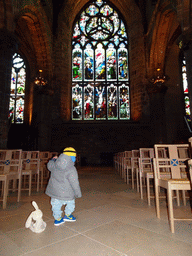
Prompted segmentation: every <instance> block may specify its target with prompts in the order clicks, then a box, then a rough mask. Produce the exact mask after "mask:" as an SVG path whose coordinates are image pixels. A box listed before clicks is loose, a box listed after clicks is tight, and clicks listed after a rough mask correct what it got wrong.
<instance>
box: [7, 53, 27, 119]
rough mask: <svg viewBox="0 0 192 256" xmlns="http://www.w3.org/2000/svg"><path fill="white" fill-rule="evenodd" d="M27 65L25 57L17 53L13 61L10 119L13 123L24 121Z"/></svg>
mask: <svg viewBox="0 0 192 256" xmlns="http://www.w3.org/2000/svg"><path fill="white" fill-rule="evenodd" d="M25 81H26V67H25V63H24V60H23V58H22V57H21V56H20V55H19V54H18V53H15V54H14V55H13V62H12V74H11V91H10V102H9V119H10V120H11V122H12V123H23V121H24V102H25Z"/></svg>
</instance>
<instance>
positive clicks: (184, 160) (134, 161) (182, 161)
mask: <svg viewBox="0 0 192 256" xmlns="http://www.w3.org/2000/svg"><path fill="white" fill-rule="evenodd" d="M191 145H192V138H190V139H189V143H188V144H157V145H154V148H140V149H138V150H131V151H125V152H119V153H117V154H115V156H114V165H115V168H116V169H117V171H118V173H119V174H120V176H121V177H122V178H123V179H124V181H125V182H127V183H129V181H130V180H131V186H132V189H134V187H135V181H136V187H137V191H138V192H140V196H141V199H143V187H144V186H146V189H147V199H148V205H149V206H150V205H151V198H152V197H153V198H154V197H155V202H156V213H157V217H158V218H160V206H159V205H160V204H159V200H160V198H161V196H160V191H161V188H164V189H166V191H167V199H168V211H169V222H170V228H171V232H172V233H174V232H175V229H174V222H175V221H179V220H181V219H177V218H175V217H174V214H173V198H176V199H177V205H178V206H179V205H180V195H179V191H182V196H183V203H184V205H186V194H185V192H186V191H188V190H191V184H192V181H191V180H192V160H191V155H192V154H191V148H192V146H191ZM190 175H191V176H190ZM151 185H152V186H153V188H154V190H155V196H153V195H151ZM182 220H189V219H182ZM190 220H192V219H190Z"/></svg>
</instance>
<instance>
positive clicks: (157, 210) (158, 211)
mask: <svg viewBox="0 0 192 256" xmlns="http://www.w3.org/2000/svg"><path fill="white" fill-rule="evenodd" d="M155 201H156V213H157V218H159V219H160V208H159V186H158V184H157V181H155Z"/></svg>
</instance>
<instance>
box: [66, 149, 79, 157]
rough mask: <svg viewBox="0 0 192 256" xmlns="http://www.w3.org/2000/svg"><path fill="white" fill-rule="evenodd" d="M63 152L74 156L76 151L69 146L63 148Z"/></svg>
mask: <svg viewBox="0 0 192 256" xmlns="http://www.w3.org/2000/svg"><path fill="white" fill-rule="evenodd" d="M63 154H65V155H68V156H76V154H77V153H76V150H75V149H74V148H71V147H69V148H65V149H64V150H63Z"/></svg>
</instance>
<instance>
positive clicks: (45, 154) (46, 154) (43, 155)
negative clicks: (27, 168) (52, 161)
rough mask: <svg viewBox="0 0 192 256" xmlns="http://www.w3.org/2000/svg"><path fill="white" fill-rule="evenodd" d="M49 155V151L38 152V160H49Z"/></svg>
mask: <svg viewBox="0 0 192 256" xmlns="http://www.w3.org/2000/svg"><path fill="white" fill-rule="evenodd" d="M49 154H50V152H49V151H40V152H39V156H40V159H41V160H47V159H49Z"/></svg>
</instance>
